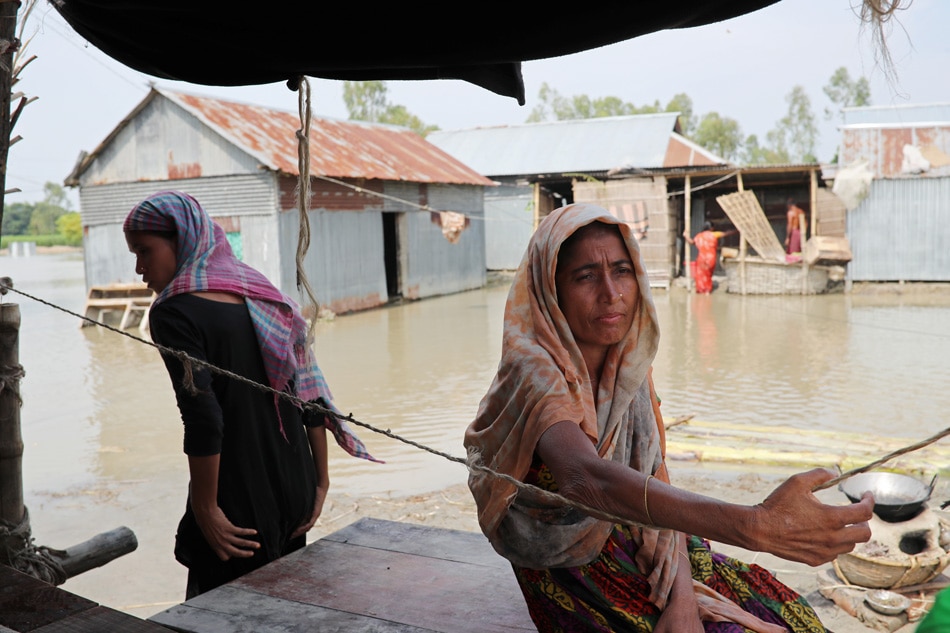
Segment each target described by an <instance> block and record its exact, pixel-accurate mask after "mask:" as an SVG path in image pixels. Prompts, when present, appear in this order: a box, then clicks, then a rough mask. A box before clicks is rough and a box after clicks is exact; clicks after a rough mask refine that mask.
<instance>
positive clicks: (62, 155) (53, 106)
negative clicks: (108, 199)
mask: <svg viewBox="0 0 950 633" xmlns="http://www.w3.org/2000/svg"><path fill="white" fill-rule="evenodd" d="M858 2H859V0H780V1H779V2H778V3H776V4H774V5H772V6H770V7H766V8H764V9H760V10H759V11H756V12H753V13H750V14H747V15H744V16H740V17H738V18H733V19H731V20H727V21H723V22H718V23H715V24H711V25H707V26H703V27H697V28H692V29H681V30H669V31H662V32H658V33H653V34H650V35H646V36H642V37H638V38H634V39H632V40H627V41H625V42H621V43H618V44H614V45H610V46H605V47H601V48H597V49H593V50H589V51H585V52H582V53H577V54H574V55H568V56H563V57H557V58H551V59H544V60H536V61H528V62H525V63H524V64H523V66H522V73H523V75H524V81H525V93H526V100H527V102H526V104H525V105H524V106H519V105H518V103H517V102H516V101H515V100H514V99H512V98H511V97H503V96H500V95H497V94H495V93H493V92H490V91H488V90H485V89H484V88H479V87H477V86H474V85H472V84H468V83H466V82H463V81H457V80H430V81H398V82H397V81H391V82H387V87H388V98H389V101H390V102H391V103H393V104H398V105H403V106H405V107H406V109H407V110H408V111H409V112H411V113H412V114H415V115H416V116H417V117H419V118H420V119H421V120H422V121H423V122H424V123H425V124H427V125H436V126H438V127H439V128H440V129H442V130H454V129H467V128H473V127H481V126H490V125H518V124H521V123H524V122H525V120H526V119H527V117H528V116H529V114H530V113H531V110H532V109H533V108H534V107H535V106H536V105H538V99H537V96H538V91H539V89H540V87H541V85H542V84H543V83H547V84H548V86H550V87H551V88H553V89H554V90H556V91H557V92H558V93H559V94H560V95H562V96H565V97H571V96H574V95H581V94H583V95H587V96H589V97H590V98H592V99H594V98H598V97H606V96H615V97H619V98H620V99H622V100H623V101H626V102H630V103H634V104H636V105H638V106H639V105H645V104H652V103H654V102H655V101H657V100H659V102H660V103H661V105H664V106H665V104H666V103H667V102H668V101H669V100H670V99H671V98H672V97H673V96H674V95H676V94H678V93H686V94H687V95H689V97H690V98H691V99H692V101H693V109H694V114H695V115H698V116H702V115H703V114H706V113H709V112H717V113H718V114H719V115H720V116H723V117H730V118H732V119H735V120H736V121H737V122H738V123H739V125H740V128H741V132H742V134H743V136H747V135H749V134H756V135H757V136H758V137H759V139H760V142H764V139H765V135H766V134H767V133H768V131H769V130H771V129H772V128H774V127H775V124H776V123H777V122H778V121H779V119H781V118H782V117H783V116H784V115H785V113H786V110H787V102H786V97H787V95H788V94H789V93H790V92H791V91H792V89H793V88H794V87H795V86H799V85H800V86H802V87H803V88H804V89H805V92H806V94H807V95H808V97H809V99H810V100H811V104H812V110H813V112H814V113H815V116H816V118H817V121H818V123H819V134H820V136H819V140H818V147H817V156H818V158H819V160H821V161H827V160H830V159H831V158H832V157H833V156H834V155H835V153H836V148H837V142H838V131H837V127H836V126H837V123H838V121H837V120H836V119H834V118H832V119H826V118H825V115H824V112H825V109H826V108H827V107H829V106H830V105H831V104H830V102H829V101H828V99H827V97H826V96H825V95H824V92H823V90H822V88H823V87H824V86H825V85H826V84H827V83H828V80H829V79H830V77H831V75H832V74H833V73H834V71H835V70H836V69H837V68H839V67H841V66H844V67H845V68H847V69H848V72H849V74H850V75H851V77H852V78H853V79H857V78H858V77H861V76H864V77H866V78H867V79H868V81H869V82H870V86H871V103H872V105H906V104H924V103H946V102H950V81H948V78H950V38H948V37H947V36H946V29H947V27H948V25H950V2H948V1H947V0H913V2H912V3H911V4H910V5H909V6H908V7H907V8H906V9H904V10H902V11H900V12H899V13H898V14H897V17H896V20H895V21H892V22H891V23H890V25H889V26H888V29H887V32H888V47H889V50H890V53H891V56H892V59H893V62H894V67H893V70H894V72H893V73H891V74H890V75H889V74H888V73H886V72H885V70H884V68H883V67H882V65H881V64H880V62H879V57H880V55H879V54H878V53H879V48H878V47H877V46H876V45H875V43H874V41H873V39H872V37H871V31H870V30H869V29H868V28H865V27H863V26H862V24H861V22H860V20H859V18H858V17H857V15H856V13H855V11H854V10H853V9H852V4H856V3H858ZM904 4H907V2H906V0H905V2H904ZM569 27H570V23H569V21H566V22H565V30H567V29H568V28H569ZM565 36H568V34H567V33H565ZM31 38H32V39H31ZM24 40H28V42H27V44H26V52H27V53H28V54H31V55H35V56H36V59H35V60H33V61H32V62H31V63H30V64H29V65H28V66H27V67H26V68H25V69H24V70H23V72H22V73H21V79H20V81H19V83H18V84H17V85H16V86H15V87H14V90H19V91H21V92H23V93H24V94H26V95H27V96H28V97H36V100H35V101H33V102H31V103H30V104H29V105H27V107H26V109H25V110H24V112H23V114H22V115H21V117H20V119H19V120H18V121H17V123H16V126H15V128H14V130H13V134H14V136H16V135H19V136H21V137H22V140H20V141H19V142H17V143H16V144H14V145H13V146H12V147H11V149H10V155H9V162H8V169H7V180H6V185H7V189H8V190H9V189H10V188H13V187H15V188H19V189H20V190H21V193H10V194H7V195H6V202H7V203H8V204H9V203H11V202H37V201H40V200H42V198H43V186H44V184H45V183H46V182H55V183H57V184H62V183H63V181H64V180H65V179H66V177H67V176H68V175H69V173H70V172H71V171H72V168H73V166H74V165H75V164H76V160H77V158H78V157H79V155H80V152H82V151H86V152H89V151H92V150H93V149H95V148H96V146H98V145H99V143H100V142H101V141H103V140H104V139H105V137H106V136H107V135H108V134H109V133H110V132H111V131H112V130H113V129H114V128H115V127H116V126H117V125H118V124H119V122H120V121H121V120H122V119H123V118H124V117H125V116H126V115H127V114H129V112H131V111H132V110H133V109H134V108H135V106H136V105H137V104H138V103H139V102H140V101H141V100H142V99H143V98H144V97H145V96H146V94H147V93H148V90H149V84H150V83H154V84H155V85H157V86H158V87H161V88H166V89H169V90H175V91H180V92H188V93H192V94H197V95H203V96H211V97H218V98H221V99H228V100H233V101H238V102H242V103H251V104H257V105H263V106H267V107H272V108H275V109H279V110H285V111H290V112H294V113H296V112H297V107H298V104H297V93H295V92H292V91H290V90H289V89H288V88H287V87H286V86H285V85H284V84H283V82H279V83H274V84H267V85H255V86H239V87H220V86H205V85H196V84H190V83H186V82H175V81H167V80H159V79H156V78H154V77H151V76H149V75H145V74H142V73H139V72H137V71H134V70H132V69H130V68H128V67H126V66H124V65H123V64H121V63H119V62H117V61H115V60H113V59H112V58H110V57H108V56H107V55H105V54H104V53H102V52H101V51H99V50H98V49H96V48H95V47H94V46H92V45H91V44H89V43H88V42H86V41H85V40H84V39H83V38H82V37H80V36H79V35H78V34H77V33H76V32H75V31H73V30H72V28H71V27H70V26H69V25H68V24H67V23H66V22H65V21H64V20H63V19H62V18H61V17H60V16H59V14H58V13H57V12H56V10H55V9H53V8H52V6H51V5H50V4H49V3H48V2H47V1H46V0H39V2H38V4H37V6H36V8H35V9H34V11H33V14H32V15H31V16H30V18H29V20H28V22H27V24H26V28H25V31H24ZM310 89H311V104H312V111H313V116H316V117H329V118H336V119H346V118H347V112H346V108H345V106H344V103H343V82H342V81H333V80H325V79H319V78H310ZM14 105H15V102H14ZM70 200H71V202H72V205H73V209H74V210H78V195H76V193H75V191H72V192H71V193H70Z"/></svg>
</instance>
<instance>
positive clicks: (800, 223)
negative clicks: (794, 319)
mask: <svg viewBox="0 0 950 633" xmlns="http://www.w3.org/2000/svg"><path fill="white" fill-rule="evenodd" d="M812 173H814V172H812ZM814 216H815V214H814V213H812V217H814ZM798 232H799V233H801V236H802V239H801V240H800V241H801V249H802V251H801V255H802V294H803V295H804V294H808V262H807V261H806V260H805V216H804V215H800V216H798Z"/></svg>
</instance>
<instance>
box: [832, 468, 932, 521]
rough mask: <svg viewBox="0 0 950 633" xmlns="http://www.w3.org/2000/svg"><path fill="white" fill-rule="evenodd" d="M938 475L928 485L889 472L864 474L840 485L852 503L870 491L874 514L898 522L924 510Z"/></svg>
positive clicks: (839, 487)
mask: <svg viewBox="0 0 950 633" xmlns="http://www.w3.org/2000/svg"><path fill="white" fill-rule="evenodd" d="M936 482H937V476H936V475H934V477H933V479H932V480H931V481H930V485H929V486H928V485H927V484H925V483H924V482H922V481H920V480H919V479H915V478H914V477H910V476H909V475H901V474H898V473H888V472H871V473H861V474H859V475H854V476H853V477H849V478H848V479H845V480H844V481H842V482H841V483H840V484H838V490H840V491H841V492H843V493H844V494H845V496H847V497H848V499H850V500H851V502H852V503H857V502H859V501H860V500H861V495H863V494H864V493H865V492H867V491H870V492H871V493H872V494H873V495H874V514H876V515H877V516H878V517H880V518H881V519H882V520H884V521H888V522H891V523H896V522H898V521H906V520H907V519H912V518H914V517H915V516H917V515H918V514H920V512H921V511H922V510H923V509H924V505H925V504H926V503H927V501H928V500H929V499H930V494H931V493H932V492H933V489H934V484H935V483H936Z"/></svg>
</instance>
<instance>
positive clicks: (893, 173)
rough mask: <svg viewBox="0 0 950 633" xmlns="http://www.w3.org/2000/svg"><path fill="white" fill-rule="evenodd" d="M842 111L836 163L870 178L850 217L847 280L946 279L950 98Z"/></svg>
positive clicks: (949, 274) (949, 275) (949, 265)
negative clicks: (859, 167) (859, 168)
mask: <svg viewBox="0 0 950 633" xmlns="http://www.w3.org/2000/svg"><path fill="white" fill-rule="evenodd" d="M843 114H844V123H843V125H842V126H841V149H840V162H841V164H842V165H865V166H866V169H867V171H868V172H869V177H870V185H869V186H868V187H867V195H866V196H865V197H864V199H863V200H861V202H860V203H859V204H857V206H856V207H854V208H852V209H851V210H850V211H849V212H848V214H847V233H848V237H849V239H850V241H851V250H852V252H853V254H854V259H853V261H852V263H851V265H850V266H849V268H848V278H849V281H852V282H854V281H859V282H860V281H900V282H903V281H927V282H946V281H950V223H948V222H947V218H948V217H950V103H932V104H919V105H912V104H908V105H901V106H872V107H863V108H845V109H844V110H843Z"/></svg>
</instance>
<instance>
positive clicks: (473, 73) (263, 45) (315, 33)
mask: <svg viewBox="0 0 950 633" xmlns="http://www.w3.org/2000/svg"><path fill="white" fill-rule="evenodd" d="M777 1H778V0H665V1H662V2H659V1H657V0H653V1H652V2H635V1H629V0H628V1H627V2H622V3H606V4H600V5H586V6H583V7H580V8H577V7H572V6H571V5H561V8H560V9H555V8H553V7H554V5H551V4H538V3H527V2H521V3H498V4H494V3H487V4H478V5H458V6H456V7H452V8H448V7H446V6H444V5H433V4H432V3H428V2H427V3H422V2H410V3H405V2H404V3H396V2H387V3H370V4H356V5H354V4H351V3H349V2H315V1H312V0H273V1H272V2H265V3H261V4H259V5H257V4H250V3H238V2H234V1H233V0H229V1H227V2H225V1H224V0H146V1H143V0H52V4H53V6H54V7H55V8H56V9H57V11H59V13H60V14H61V15H62V16H63V18H64V19H65V20H66V21H67V22H68V23H69V24H70V25H71V26H72V27H73V28H74V29H75V30H76V32H77V33H79V34H80V35H81V36H82V37H84V38H86V39H87V40H88V41H89V42H90V43H91V44H93V45H94V46H96V47H97V48H99V49H100V50H102V51H103V52H104V53H106V54H107V55H109V56H110V57H112V58H114V59H115V60H117V61H119V62H121V63H123V64H125V65H126V66H128V67H130V68H133V69H135V70H138V71H140V72H143V73H146V74H148V75H152V76H154V77H158V78H163V79H173V80H180V81H186V82H189V83H194V84H202V85H219V86H238V85H252V84H264V83H273V82H277V81H289V82H291V84H292V85H293V84H294V83H295V81H296V78H298V77H300V76H301V75H306V76H311V77H320V78H324V79H345V80H350V81H366V80H390V79H394V80H395V79H461V80H465V81H468V82H470V83H473V84H476V85H478V86H481V87H483V88H486V89H488V90H491V91H493V92H495V93H498V94H500V95H504V96H508V97H513V98H515V99H517V100H518V102H519V103H520V104H524V82H523V80H522V77H521V63H522V62H525V61H530V60H535V59H545V58H550V57H558V56H561V55H567V54H571V53H577V52H580V51H584V50H588V49H592V48H598V47H600V46H606V45H608V44H613V43H616V42H620V41H623V40H627V39H631V38H634V37H637V36H640V35H644V34H647V33H652V32H655V31H661V30H664V29H670V28H684V27H692V26H700V25H703V24H710V23H713V22H718V21H721V20H725V19H728V18H733V17H736V16H739V15H742V14H745V13H750V12H752V11H755V10H758V9H761V8H763V7H766V6H768V5H771V4H774V3H775V2H777ZM636 61H637V60H632V63H636Z"/></svg>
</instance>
